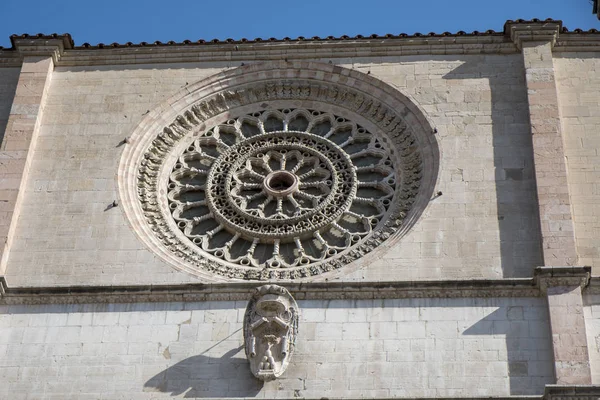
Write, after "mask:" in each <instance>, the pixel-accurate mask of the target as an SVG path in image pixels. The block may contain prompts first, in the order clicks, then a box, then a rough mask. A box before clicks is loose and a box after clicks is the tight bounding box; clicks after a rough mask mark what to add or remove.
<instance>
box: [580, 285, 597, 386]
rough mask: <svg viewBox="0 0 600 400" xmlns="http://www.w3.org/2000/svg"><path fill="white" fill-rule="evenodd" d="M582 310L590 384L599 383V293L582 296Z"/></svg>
mask: <svg viewBox="0 0 600 400" xmlns="http://www.w3.org/2000/svg"><path fill="white" fill-rule="evenodd" d="M583 306H584V307H583V312H584V316H585V329H586V337H587V346H588V354H589V358H590V369H591V373H592V384H594V385H598V384H600V295H597V294H595V295H585V296H583Z"/></svg>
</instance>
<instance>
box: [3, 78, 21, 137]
mask: <svg viewBox="0 0 600 400" xmlns="http://www.w3.org/2000/svg"><path fill="white" fill-rule="evenodd" d="M20 72H21V69H20V68H0V141H1V140H2V138H3V137H4V130H5V129H6V123H7V122H8V115H9V114H10V107H11V105H12V101H13V97H14V96H15V91H16V90H17V82H18V80H19V73H20Z"/></svg>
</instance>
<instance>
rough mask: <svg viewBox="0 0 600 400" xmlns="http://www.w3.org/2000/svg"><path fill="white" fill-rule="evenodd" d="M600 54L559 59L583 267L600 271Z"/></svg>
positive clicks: (567, 152)
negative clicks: (590, 267)
mask: <svg viewBox="0 0 600 400" xmlns="http://www.w3.org/2000/svg"><path fill="white" fill-rule="evenodd" d="M599 55H600V54H599V53H586V54H581V53H579V54H578V53H561V54H560V55H559V56H558V57H556V58H555V59H554V66H555V70H556V80H557V85H558V91H559V100H560V111H561V119H562V124H563V135H564V144H565V157H566V160H567V168H568V170H567V172H568V180H569V194H570V196H571V204H572V208H573V210H572V211H573V218H574V223H575V239H576V245H577V255H578V257H579V261H578V264H579V265H591V266H592V267H593V270H592V271H593V273H594V274H595V275H597V274H598V268H600V94H599V93H600V76H599V71H600V60H599V59H598V58H597V57H598V56H599Z"/></svg>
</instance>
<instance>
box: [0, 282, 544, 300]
mask: <svg viewBox="0 0 600 400" xmlns="http://www.w3.org/2000/svg"><path fill="white" fill-rule="evenodd" d="M279 284H280V285H281V286H284V287H285V288H287V289H288V290H289V291H290V292H291V293H292V295H293V296H294V298H296V299H297V300H317V299H318V300H338V299H350V300H369V299H400V298H474V297H479V298H493V297H538V296H539V295H540V291H539V289H538V288H537V287H536V286H535V282H534V280H533V279H532V278H524V279H501V280H487V279H485V280H464V281H416V282H321V283H316V282H311V283H297V282H288V283H285V282H279ZM260 285H261V282H240V283H238V282H236V283H214V284H201V283H198V284H185V285H141V286H139V285H131V286H72V287H8V286H7V284H6V281H5V279H4V278H3V277H0V304H63V303H64V304H80V303H136V302H175V301H232V300H243V301H246V300H248V299H249V298H250V297H251V296H252V293H253V290H254V289H255V288H256V287H257V286H260Z"/></svg>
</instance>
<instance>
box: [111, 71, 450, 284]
mask: <svg viewBox="0 0 600 400" xmlns="http://www.w3.org/2000/svg"><path fill="white" fill-rule="evenodd" d="M295 108H297V109H313V110H315V109H316V110H321V111H320V112H325V113H326V114H327V115H336V116H338V117H339V118H341V120H346V119H348V120H349V121H354V122H355V123H356V124H359V126H362V127H364V128H365V129H366V130H367V131H368V132H371V133H372V134H373V137H374V138H379V140H380V141H382V142H385V143H387V144H386V145H385V146H388V148H389V149H390V150H389V157H391V158H393V159H394V160H395V161H394V162H393V165H396V166H397V171H396V173H397V174H398V176H399V178H400V179H399V183H398V185H397V187H398V188H397V189H396V195H395V198H396V200H394V204H391V205H390V208H389V210H388V211H387V212H386V214H385V218H384V219H383V220H382V222H381V223H378V226H377V228H376V229H374V230H373V232H371V233H369V234H368V235H367V236H365V237H363V238H359V237H357V238H358V239H360V240H359V241H358V242H357V243H356V244H354V245H353V246H352V247H351V248H349V249H348V250H346V251H342V252H341V253H338V254H337V255H335V256H334V257H331V258H327V259H325V260H322V258H321V259H319V260H317V258H313V260H316V261H310V260H309V259H308V258H307V257H304V258H306V260H307V261H308V262H306V263H292V265H291V266H292V267H293V268H279V266H281V263H280V262H277V260H275V262H269V263H267V268H262V267H263V266H262V265H261V268H257V267H256V266H251V265H250V264H251V262H248V263H244V262H243V261H244V259H240V260H241V261H240V262H239V264H237V263H232V262H227V260H225V262H224V261H222V257H221V253H226V252H225V251H223V250H221V251H219V250H218V249H216V251H215V253H214V254H212V253H207V252H206V251H202V250H201V249H200V248H199V246H198V244H201V243H200V240H199V238H198V241H199V243H192V241H191V240H190V232H191V230H190V228H185V227H184V226H183V225H184V224H188V226H191V225H189V223H187V222H185V221H179V222H177V224H180V225H181V226H178V225H177V224H176V222H175V221H174V220H173V218H171V216H170V213H171V209H170V208H169V207H170V206H175V207H176V208H177V207H179V205H177V204H174V203H171V205H169V204H168V199H167V196H164V195H162V193H164V191H165V190H166V188H167V184H168V179H169V176H170V174H172V172H173V168H174V166H176V161H177V159H178V157H180V155H181V154H182V152H183V150H184V149H186V148H188V146H190V143H192V142H193V141H194V139H195V138H197V137H200V138H202V137H203V136H202V135H207V134H208V133H210V129H211V128H212V127H214V126H219V124H224V123H227V122H228V121H236V120H235V118H238V117H240V116H242V115H244V114H248V113H256V112H257V111H258V110H261V109H267V110H278V109H295ZM269 115H270V114H269ZM232 118H234V119H232ZM244 118H246V117H244ZM265 122H267V121H265ZM259 126H260V124H259ZM357 126H358V125H357ZM265 130H266V129H265ZM432 132H433V129H432V126H431V125H430V124H429V123H428V121H427V119H426V118H425V116H424V113H423V112H422V111H421V110H420V109H419V108H418V107H417V106H416V104H415V103H414V102H413V101H411V100H410V99H408V98H407V97H406V96H404V95H403V94H401V93H400V92H398V91H397V90H396V89H394V88H392V87H390V86H389V85H387V84H385V83H383V82H381V81H379V80H377V79H374V78H372V77H370V76H368V75H366V74H363V73H360V72H357V71H354V70H348V69H344V68H340V67H335V66H333V65H329V64H320V63H311V62H295V63H288V62H277V63H266V64H257V65H251V66H245V67H241V68H236V69H233V70H230V71H227V72H224V73H221V74H217V75H215V76H213V77H211V78H208V79H206V80H204V81H201V82H198V83H197V84H194V85H190V86H188V87H187V88H186V89H185V90H184V91H182V92H180V93H178V94H177V95H175V96H174V97H173V98H171V99H169V100H168V101H167V102H166V103H164V104H163V105H161V106H160V107H158V108H157V109H155V110H153V111H151V112H150V113H149V115H148V116H147V117H146V118H145V119H144V121H143V122H142V123H141V124H140V125H139V127H138V128H137V129H136V131H135V132H134V133H133V134H132V136H131V139H130V141H131V143H132V144H131V145H130V146H127V148H126V149H125V151H124V153H123V158H122V161H121V164H120V166H119V190H120V195H121V202H122V204H123V209H124V210H125V213H126V215H127V216H128V218H129V220H130V222H131V224H132V226H133V229H134V231H135V232H136V233H137V234H138V236H139V237H140V239H141V240H142V241H143V242H144V243H145V244H146V245H147V247H148V248H149V249H151V250H153V251H154V252H155V253H157V254H158V255H159V256H160V257H161V258H162V259H163V260H165V261H166V262H168V263H170V264H171V265H172V266H173V267H175V268H177V269H180V270H184V271H186V272H189V273H191V274H193V275H196V276H198V277H201V278H204V279H206V280H208V281H220V280H221V281H222V280H224V279H226V280H230V279H238V280H239V279H244V280H256V281H261V280H263V281H264V280H291V279H303V280H314V279H315V278H316V277H317V276H318V275H321V274H324V273H327V272H332V273H336V270H338V269H339V268H341V267H342V266H345V265H347V264H350V263H352V262H353V261H355V260H357V259H359V258H362V257H363V256H365V255H366V254H367V253H369V252H371V251H372V250H374V249H375V248H377V247H378V246H379V245H380V244H382V243H383V242H384V241H387V240H390V241H392V240H396V239H398V238H399V237H401V236H402V235H403V234H404V233H405V232H406V231H407V230H408V229H410V227H411V226H412V224H413V223H414V222H415V221H416V219H417V218H418V217H419V215H420V214H421V213H422V211H423V210H424V208H425V207H426V205H427V203H428V201H429V199H430V198H431V195H432V193H433V189H434V185H435V181H436V177H437V170H438V162H439V160H438V148H437V143H436V141H435V138H434V136H433V135H432ZM274 134H276V132H275V133H274ZM305 136H306V135H305ZM307 137H308V136H307ZM203 140H204V139H203ZM206 140H208V139H206ZM373 140H375V139H373ZM194 143H195V142H194ZM375 144H377V143H375ZM220 146H222V145H220ZM325 147H327V146H325ZM227 154H228V153H227V152H225V153H224V155H225V156H226V155H227ZM198 157H200V156H198ZM230 158H231V157H230ZM232 160H233V158H232ZM392 161H393V160H392ZM215 165H217V166H219V165H220V164H218V160H217V162H215ZM248 173H249V172H248ZM211 174H212V170H211V173H210V174H209V180H210V177H211V176H212V175H211ZM228 179H229V178H228ZM210 184H211V183H210V182H208V183H207V187H208V186H210ZM163 186H164V187H163ZM208 200H210V199H208ZM215 210H216V208H214V207H213V209H212V211H213V212H214V211H215ZM220 220H221V221H223V218H220ZM193 223H194V221H192V224H193ZM181 229H183V232H182V231H181ZM186 229H187V230H186ZM318 233H319V232H316V235H317V239H318ZM248 236H249V235H248ZM275 239H276V238H275ZM275 239H273V241H276V240H275ZM207 248H213V247H207ZM230 258H231V257H230ZM302 260H304V259H303V258H300V261H302ZM317 261H318V262H317ZM346 271H347V269H346ZM331 275H332V274H329V276H328V277H330V276H331ZM322 279H324V278H322Z"/></svg>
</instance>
